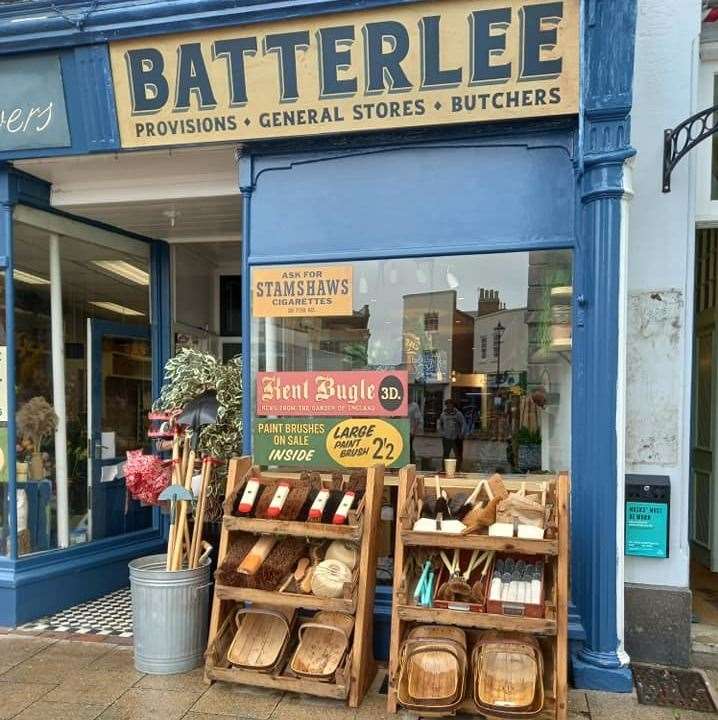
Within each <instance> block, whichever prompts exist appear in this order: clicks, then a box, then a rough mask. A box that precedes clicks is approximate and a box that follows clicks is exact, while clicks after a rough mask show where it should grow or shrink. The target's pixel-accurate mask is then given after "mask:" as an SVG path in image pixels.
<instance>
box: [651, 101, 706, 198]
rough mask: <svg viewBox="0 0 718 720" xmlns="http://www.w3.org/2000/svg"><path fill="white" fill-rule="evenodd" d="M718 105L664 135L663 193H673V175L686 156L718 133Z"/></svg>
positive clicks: (692, 116)
mask: <svg viewBox="0 0 718 720" xmlns="http://www.w3.org/2000/svg"><path fill="white" fill-rule="evenodd" d="M717 114H718V105H714V106H713V107H711V108H708V109H707V110H701V112H699V113H696V114H695V115H691V117H689V118H688V119H687V120H684V121H683V122H682V123H681V124H680V125H677V126H676V127H675V128H674V129H673V130H666V131H665V132H664V133H663V192H664V193H668V192H670V191H671V173H672V172H673V168H675V167H676V165H678V163H679V162H680V161H681V159H682V158H683V156H684V155H687V154H688V152H690V151H691V150H692V149H693V148H694V147H695V146H696V145H698V143H700V142H702V141H703V140H705V139H706V138H707V137H710V136H711V135H714V134H715V133H716V132H718V124H716V115H717Z"/></svg>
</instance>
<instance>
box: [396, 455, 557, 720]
mask: <svg viewBox="0 0 718 720" xmlns="http://www.w3.org/2000/svg"><path fill="white" fill-rule="evenodd" d="M546 480H550V481H551V488H552V489H551V498H552V502H553V503H554V505H555V526H556V537H555V539H544V540H525V539H519V538H498V537H489V536H488V535H454V534H441V533H433V532H429V533H426V532H415V531H413V530H412V527H413V525H414V522H415V520H416V518H417V516H418V499H419V498H423V497H424V482H423V478H422V477H418V476H417V475H416V471H415V469H414V467H413V466H408V467H406V468H403V469H402V470H401V471H400V473H399V486H398V498H397V510H398V512H397V516H398V523H397V532H396V546H395V554H394V595H393V603H392V624H391V640H390V660H389V688H388V698H387V709H388V712H390V713H396V712H397V709H398V700H397V689H396V682H398V679H399V670H400V667H399V657H400V649H401V643H402V640H403V639H404V637H405V635H406V633H407V631H408V630H409V628H410V627H411V626H412V625H414V624H436V625H454V626H457V627H461V628H465V629H466V630H467V633H468V634H469V635H472V634H473V635H474V636H475V635H476V634H477V633H479V632H481V631H484V630H499V631H504V632H522V633H527V634H531V635H534V636H535V637H536V638H537V639H538V640H539V642H540V644H541V647H542V650H543V655H544V693H545V702H544V707H543V710H542V712H541V715H540V716H539V717H540V718H542V719H543V720H549V719H551V720H565V718H566V716H567V660H568V655H567V653H568V558H569V552H568V533H569V529H568V527H569V519H568V517H569V515H568V513H569V511H568V499H569V489H568V485H569V478H568V475H567V474H566V473H560V474H558V475H556V476H533V477H530V478H529V479H528V481H527V482H526V483H525V484H526V485H527V487H528V490H529V491H530V490H531V489H533V487H534V486H535V487H536V488H538V487H540V486H539V485H538V484H536V483H537V482H540V481H546ZM476 482H477V477H476V476H472V477H471V478H466V479H454V480H452V481H451V482H450V483H447V484H449V485H450V486H451V487H452V488H453V489H456V488H469V487H473V486H474V485H475V484H476ZM506 484H507V486H508V488H509V490H512V489H517V481H516V480H508V479H507V480H506ZM416 548H421V549H436V550H437V551H438V550H441V549H455V548H459V549H479V550H495V551H497V552H507V553H518V554H521V555H530V556H542V557H544V558H545V559H546V568H547V571H546V577H547V582H546V612H545V617H543V618H530V617H516V616H509V615H496V614H490V613H477V612H465V611H463V610H452V609H443V608H435V607H423V606H420V605H416V604H414V602H413V599H412V590H413V587H414V584H415V582H416V579H417V576H418V566H417V564H416V562H415V561H414V559H413V554H414V552H415V549H416ZM469 672H470V670H469ZM470 685H471V683H470V681H467V688H469V687H470ZM459 711H460V712H463V713H469V714H479V711H478V709H477V707H476V706H475V705H474V703H473V700H472V699H471V691H470V690H468V691H467V699H466V700H465V701H464V703H463V705H462V706H461V707H460V709H459Z"/></svg>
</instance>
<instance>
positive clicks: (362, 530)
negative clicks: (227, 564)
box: [205, 457, 384, 707]
mask: <svg viewBox="0 0 718 720" xmlns="http://www.w3.org/2000/svg"><path fill="white" fill-rule="evenodd" d="M251 471H252V463H251V459H250V458H248V457H243V458H235V459H233V460H231V461H230V464H229V472H228V475H227V490H226V495H227V497H229V496H230V495H231V494H232V493H233V492H234V491H235V489H236V488H237V487H238V486H239V485H240V483H242V482H243V481H244V480H245V478H246V477H247V476H248V475H249V474H250V472H251ZM262 477H265V478H271V477H281V478H292V477H296V478H299V474H298V473H296V474H293V473H263V474H262ZM383 489H384V468H383V466H381V465H379V466H375V467H371V468H369V469H368V470H367V482H366V492H365V495H364V507H363V510H362V511H361V512H355V513H350V518H349V524H348V525H328V524H320V523H307V522H291V521H285V520H264V519H259V518H241V517H234V516H231V515H227V514H225V516H224V521H223V525H222V532H221V536H220V542H219V550H218V560H217V562H218V565H221V564H222V562H223V561H224V559H225V557H226V555H227V551H228V549H229V542H230V536H231V534H232V533H237V532H245V533H255V534H262V535H283V536H287V535H290V536H295V537H301V538H319V539H326V540H345V541H347V542H356V543H358V544H359V546H360V549H359V561H358V563H357V568H356V572H355V576H354V582H353V583H352V589H351V592H350V593H348V594H347V595H345V597H341V598H321V597H316V596H314V595H304V594H298V593H289V592H283V593H280V592H278V591H266V590H253V589H247V588H237V587H229V586H223V585H218V584H216V585H215V589H214V601H213V605H212V616H211V619H210V626H209V640H208V644H207V660H206V664H205V680H206V681H207V682H212V681H214V680H223V681H225V682H234V683H241V684H243V685H254V686H258V687H266V688H273V689H276V690H283V691H291V692H298V693H307V694H309V695H316V696H319V697H326V698H334V699H337V700H348V702H349V705H350V707H358V706H359V704H360V703H361V701H362V699H363V698H364V695H365V694H366V691H367V690H368V688H369V686H370V685H371V682H372V680H373V678H374V675H375V674H376V663H375V661H374V653H373V647H372V646H373V641H374V637H373V612H374V587H375V584H376V538H377V528H378V524H379V520H380V516H381V500H382V493H383ZM248 602H257V603H266V604H268V605H275V606H284V607H293V608H304V609H306V610H339V611H341V612H345V613H349V614H351V615H354V620H355V621H354V633H353V640H352V644H351V647H350V648H349V650H348V652H347V655H346V659H345V661H344V663H343V666H342V667H340V668H339V670H337V673H336V676H335V678H334V681H333V682H321V681H319V680H311V679H306V678H303V677H299V676H295V675H293V674H292V673H291V671H290V670H289V669H288V668H282V667H280V668H279V669H278V670H277V671H276V672H274V673H261V672H255V671H251V670H243V669H240V668H236V667H233V666H232V665H231V664H230V663H229V662H228V660H227V650H228V648H229V645H230V643H231V642H232V638H233V637H234V631H235V627H234V611H235V610H236V608H237V607H239V606H240V605H241V604H244V603H248Z"/></svg>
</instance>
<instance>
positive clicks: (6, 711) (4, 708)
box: [0, 682, 53, 720]
mask: <svg viewBox="0 0 718 720" xmlns="http://www.w3.org/2000/svg"><path fill="white" fill-rule="evenodd" d="M52 688H53V685H49V684H46V685H40V684H37V683H21V682H17V683H16V682H0V720H8V719H9V718H12V717H15V715H17V714H18V713H19V712H22V711H23V710H24V709H25V708H26V707H28V706H29V705H32V703H34V702H35V700H39V699H40V698H41V697H42V696H43V695H46V694H47V693H48V692H49V691H50V690H52Z"/></svg>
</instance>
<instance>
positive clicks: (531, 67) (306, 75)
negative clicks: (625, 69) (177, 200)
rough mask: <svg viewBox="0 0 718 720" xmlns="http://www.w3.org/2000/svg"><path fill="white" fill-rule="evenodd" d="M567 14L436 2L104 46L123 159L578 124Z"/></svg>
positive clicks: (540, 6) (553, 4) (533, 1)
mask: <svg viewBox="0 0 718 720" xmlns="http://www.w3.org/2000/svg"><path fill="white" fill-rule="evenodd" d="M578 48H579V0H551V1H547V0H442V1H441V2H417V3H408V4H403V5H400V6H398V5H392V6H389V7H385V8H376V9H372V10H364V11H361V12H351V13H341V14H332V15H322V16H319V17H312V18H305V19H295V20H287V21H281V22H274V23H266V24H257V25H245V26H240V27H232V28H221V29H215V30H207V31H197V32H191V33H183V34H181V35H163V36H160V37H154V38H139V39H134V40H123V41H119V42H114V43H111V44H110V54H111V60H112V74H113V78H114V86H115V97H116V102H117V115H118V120H119V126H120V134H121V140H122V146H123V147H126V148H130V147H157V146H162V145H182V144H189V143H206V142H220V141H242V140H256V139H265V138H277V137H290V136H303V135H321V134H325V133H343V132H351V131H358V130H387V129H391V128H404V127H406V128H410V127H418V126H425V125H446V124H450V123H469V122H483V121H489V120H506V119H515V118H529V117H543V116H549V115H566V114H571V113H575V112H577V111H578V100H579V89H578V88H579V49H578Z"/></svg>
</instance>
